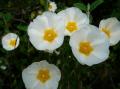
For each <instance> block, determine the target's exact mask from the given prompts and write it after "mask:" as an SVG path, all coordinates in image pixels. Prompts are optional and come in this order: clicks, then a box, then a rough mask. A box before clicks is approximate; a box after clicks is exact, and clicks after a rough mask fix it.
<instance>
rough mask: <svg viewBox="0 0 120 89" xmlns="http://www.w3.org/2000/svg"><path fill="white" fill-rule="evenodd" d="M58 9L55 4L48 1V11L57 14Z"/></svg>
mask: <svg viewBox="0 0 120 89" xmlns="http://www.w3.org/2000/svg"><path fill="white" fill-rule="evenodd" d="M56 9H57V5H56V3H55V2H52V1H48V10H49V11H51V12H55V11H56Z"/></svg>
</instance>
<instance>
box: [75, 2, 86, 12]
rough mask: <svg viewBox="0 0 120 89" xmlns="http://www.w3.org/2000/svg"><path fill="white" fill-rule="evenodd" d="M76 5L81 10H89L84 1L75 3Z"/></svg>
mask: <svg viewBox="0 0 120 89" xmlns="http://www.w3.org/2000/svg"><path fill="white" fill-rule="evenodd" d="M74 6H75V7H77V8H79V9H81V10H83V11H86V10H87V6H86V5H85V4H83V3H75V4H74Z"/></svg>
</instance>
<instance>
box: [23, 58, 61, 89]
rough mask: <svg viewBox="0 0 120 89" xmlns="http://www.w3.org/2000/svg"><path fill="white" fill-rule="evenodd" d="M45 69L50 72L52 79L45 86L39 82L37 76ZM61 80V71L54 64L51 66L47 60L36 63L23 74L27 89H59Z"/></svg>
mask: <svg viewBox="0 0 120 89" xmlns="http://www.w3.org/2000/svg"><path fill="white" fill-rule="evenodd" d="M44 68H46V69H48V70H49V72H50V79H49V80H48V81H47V82H45V83H44V84H43V83H41V82H40V81H39V80H37V78H36V76H37V73H38V71H39V70H40V69H44ZM60 78H61V72H60V70H59V69H58V68H57V67H56V66H55V65H54V64H49V63H48V62H47V61H46V60H43V61H40V62H34V63H32V64H31V65H30V66H28V67H27V68H26V69H24V70H23V72H22V79H23V82H24V84H25V87H26V88H27V89H57V87H58V83H59V81H60Z"/></svg>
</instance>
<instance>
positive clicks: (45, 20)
mask: <svg viewBox="0 0 120 89" xmlns="http://www.w3.org/2000/svg"><path fill="white" fill-rule="evenodd" d="M28 35H29V39H30V42H31V43H32V45H33V46H34V47H35V48H36V49H38V50H44V51H46V50H48V51H53V50H55V49H57V48H59V47H60V46H61V45H62V44H63V40H64V23H63V22H62V19H61V18H59V17H58V16H57V15H56V14H55V13H52V12H44V13H43V14H42V15H39V16H37V17H36V18H35V19H34V20H33V22H31V23H30V25H29V27H28Z"/></svg>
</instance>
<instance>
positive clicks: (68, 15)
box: [58, 7, 89, 36]
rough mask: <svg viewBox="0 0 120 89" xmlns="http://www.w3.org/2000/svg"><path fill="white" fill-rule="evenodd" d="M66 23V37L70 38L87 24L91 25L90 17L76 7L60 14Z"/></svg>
mask: <svg viewBox="0 0 120 89" xmlns="http://www.w3.org/2000/svg"><path fill="white" fill-rule="evenodd" d="M58 15H59V16H60V17H61V18H64V22H65V27H64V29H65V35H68V36H70V35H71V34H72V33H73V32H75V31H77V30H80V29H81V27H82V26H83V25H85V24H89V18H88V16H87V15H86V14H85V13H83V12H82V11H81V10H80V9H78V8H76V7H71V8H67V9H65V10H62V11H60V12H59V13H58Z"/></svg>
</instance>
